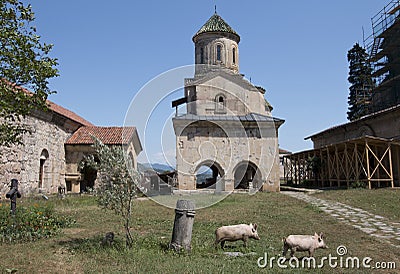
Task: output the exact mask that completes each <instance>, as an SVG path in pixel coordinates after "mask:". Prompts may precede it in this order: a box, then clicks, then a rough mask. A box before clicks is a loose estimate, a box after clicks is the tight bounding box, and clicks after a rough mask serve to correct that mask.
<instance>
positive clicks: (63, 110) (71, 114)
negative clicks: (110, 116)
mask: <svg viewBox="0 0 400 274" xmlns="http://www.w3.org/2000/svg"><path fill="white" fill-rule="evenodd" d="M3 81H6V83H8V84H9V85H10V86H12V87H13V88H14V89H16V90H19V91H22V92H25V93H26V94H28V95H30V96H32V95H33V94H34V93H33V92H31V91H30V90H28V89H26V88H24V87H21V86H18V85H16V84H14V83H10V82H8V81H7V80H3ZM46 103H47V106H48V108H49V109H50V110H52V111H54V112H55V113H58V114H60V115H62V116H64V117H66V118H68V119H70V120H72V121H75V122H77V123H79V124H81V125H83V126H94V125H93V124H92V123H91V122H89V121H87V120H85V119H83V118H82V117H81V116H79V115H78V114H76V113H74V112H72V111H70V110H68V109H66V108H63V107H62V106H60V105H57V104H56V103H54V102H52V101H50V100H46Z"/></svg>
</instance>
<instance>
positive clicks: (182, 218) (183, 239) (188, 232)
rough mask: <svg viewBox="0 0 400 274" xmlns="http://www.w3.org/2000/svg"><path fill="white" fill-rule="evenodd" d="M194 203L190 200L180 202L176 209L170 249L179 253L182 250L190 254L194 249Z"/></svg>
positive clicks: (177, 203)
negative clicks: (192, 242)
mask: <svg viewBox="0 0 400 274" xmlns="http://www.w3.org/2000/svg"><path fill="white" fill-rule="evenodd" d="M194 208H195V206H194V202H192V201H188V200H178V201H177V202H176V209H175V221H174V229H173V232H172V240H171V243H170V245H169V247H170V249H174V250H175V251H177V252H179V251H181V250H182V249H185V250H186V251H188V252H190V251H191V249H192V246H191V241H192V228H193V222H194V215H195V214H196V213H195V210H194Z"/></svg>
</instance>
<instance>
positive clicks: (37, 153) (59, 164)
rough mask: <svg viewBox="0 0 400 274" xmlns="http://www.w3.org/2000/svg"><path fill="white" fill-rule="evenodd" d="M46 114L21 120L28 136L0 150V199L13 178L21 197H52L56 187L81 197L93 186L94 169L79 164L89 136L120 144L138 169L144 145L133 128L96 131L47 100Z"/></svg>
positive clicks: (88, 145) (88, 150) (86, 151)
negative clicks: (78, 194) (30, 195)
mask: <svg viewBox="0 0 400 274" xmlns="http://www.w3.org/2000/svg"><path fill="white" fill-rule="evenodd" d="M47 103H48V108H49V110H48V111H46V112H43V111H36V112H34V113H32V114H31V115H30V116H27V117H26V118H24V120H23V123H24V124H25V126H26V127H27V128H29V129H31V131H32V133H31V134H25V135H24V136H23V141H22V143H23V145H18V146H12V147H0V178H1V181H0V191H1V193H2V195H4V194H5V193H6V192H7V191H8V190H9V187H8V184H9V183H10V181H11V179H13V178H15V179H17V180H18V181H19V182H20V184H19V189H20V191H21V193H23V194H29V193H38V192H41V193H56V192H57V191H58V188H59V187H64V188H66V191H67V192H72V193H79V192H81V191H86V190H87V188H89V187H91V188H93V187H94V186H95V181H96V176H97V174H96V171H94V170H91V169H90V168H88V167H86V166H85V165H84V164H82V161H84V156H85V155H88V154H91V153H93V152H94V150H93V148H92V146H91V145H92V144H93V139H92V136H94V137H97V138H98V139H100V141H102V142H103V143H104V144H106V145H117V146H124V147H125V148H126V149H127V152H128V155H129V157H131V159H132V162H133V165H134V168H136V167H137V161H136V158H137V155H138V154H139V153H140V152H141V151H142V146H141V143H140V140H139V137H138V133H137V131H136V128H135V127H98V126H95V125H93V124H92V123H90V122H88V121H87V120H85V119H83V118H82V117H80V116H79V115H77V114H75V113H73V112H72V111H69V110H67V109H65V108H63V107H61V106H59V105H57V104H55V103H53V102H51V101H48V102H47Z"/></svg>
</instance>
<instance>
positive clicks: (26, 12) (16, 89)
mask: <svg viewBox="0 0 400 274" xmlns="http://www.w3.org/2000/svg"><path fill="white" fill-rule="evenodd" d="M34 19H35V16H34V13H33V11H32V7H31V5H25V4H24V3H22V2H20V1H18V0H1V1H0V146H1V145H5V146H10V145H12V144H18V143H21V137H22V134H23V133H26V132H29V128H26V127H24V125H22V123H21V118H22V117H24V116H26V115H28V114H29V113H31V111H32V110H35V109H41V110H46V99H47V96H48V95H49V94H50V93H52V92H51V91H50V90H49V88H48V79H50V78H52V77H56V76H58V71H57V69H56V68H55V67H56V66H57V60H56V59H54V58H50V57H49V56H48V54H49V53H50V50H51V48H52V45H47V44H44V43H43V44H42V43H41V42H40V36H38V35H37V34H36V28H35V27H34V26H33V25H32V22H33V21H34ZM22 87H24V88H26V89H29V90H30V91H31V92H27V90H26V89H24V88H22Z"/></svg>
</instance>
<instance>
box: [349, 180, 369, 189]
mask: <svg viewBox="0 0 400 274" xmlns="http://www.w3.org/2000/svg"><path fill="white" fill-rule="evenodd" d="M350 187H351V188H367V183H365V182H360V181H357V182H353V183H351V186H350Z"/></svg>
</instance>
